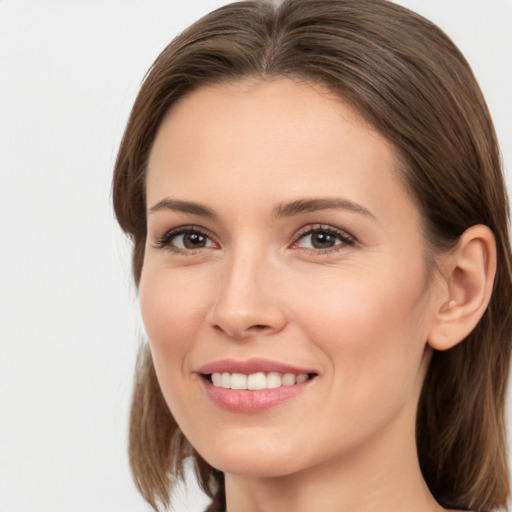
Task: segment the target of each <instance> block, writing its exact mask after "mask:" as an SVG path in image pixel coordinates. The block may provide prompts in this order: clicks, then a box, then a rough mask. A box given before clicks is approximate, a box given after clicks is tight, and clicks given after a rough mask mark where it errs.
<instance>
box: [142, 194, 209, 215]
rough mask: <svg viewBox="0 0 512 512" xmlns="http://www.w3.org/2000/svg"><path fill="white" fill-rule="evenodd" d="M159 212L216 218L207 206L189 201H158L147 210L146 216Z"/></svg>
mask: <svg viewBox="0 0 512 512" xmlns="http://www.w3.org/2000/svg"><path fill="white" fill-rule="evenodd" d="M160 210H173V211H177V212H184V213H191V214H193V215H199V216H200V217H208V218H216V217H217V214H216V213H215V212H214V211H213V210H212V209H211V208H208V207H207V206H204V205H202V204H199V203H192V202H190V201H179V200H177V199H169V198H165V199H162V200H161V201H158V203H156V204H155V205H153V206H152V207H151V208H149V209H148V214H151V213H155V212H158V211H160Z"/></svg>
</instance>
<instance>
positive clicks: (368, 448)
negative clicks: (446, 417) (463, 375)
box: [226, 421, 443, 512]
mask: <svg viewBox="0 0 512 512" xmlns="http://www.w3.org/2000/svg"><path fill="white" fill-rule="evenodd" d="M404 424H409V425H410V424H411V422H403V421H397V422H394V424H391V425H388V428H387V429H384V430H383V431H381V432H379V434H378V435H377V436H376V438H375V439H372V440H370V442H366V443H365V446H360V447H357V448H355V449H354V450H353V451H352V453H349V454H344V456H343V457H339V456H337V457H336V458H334V457H333V459H332V460H331V461H327V462H325V463H323V464H322V465H318V466H313V467H310V468H308V469H306V470H303V471H299V472H296V473H293V474H289V475H283V476H277V477H261V476H241V475H230V474H226V499H227V510H228V512H285V511H286V512H289V511H291V510H292V511H293V512H306V511H307V512H310V511H311V510H322V511H323V512H377V511H378V512H382V510H393V511H394V512H410V511H411V510H414V511H415V512H434V511H440V510H443V509H442V508H441V507H440V506H439V505H438V504H437V503H436V501H435V500H434V498H433V497H432V495H431V494H430V492H429V490H428V488H427V486H426V484H425V481H424V479H423V476H422V474H421V470H420V467H419V463H418V459H417V454H416V444H415V432H414V428H410V426H409V427H408V428H406V429H404V428H403V426H404ZM367 441H368V440H367Z"/></svg>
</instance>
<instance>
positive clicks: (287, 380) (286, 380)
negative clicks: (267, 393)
mask: <svg viewBox="0 0 512 512" xmlns="http://www.w3.org/2000/svg"><path fill="white" fill-rule="evenodd" d="M295 379H296V377H295V375H294V374H293V373H285V374H284V375H283V379H282V382H283V386H293V385H294V384H295V382H296V381H295Z"/></svg>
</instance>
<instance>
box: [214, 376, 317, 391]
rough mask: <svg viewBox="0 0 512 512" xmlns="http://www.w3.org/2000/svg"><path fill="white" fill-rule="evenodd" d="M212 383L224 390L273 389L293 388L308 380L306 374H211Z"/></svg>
mask: <svg viewBox="0 0 512 512" xmlns="http://www.w3.org/2000/svg"><path fill="white" fill-rule="evenodd" d="M211 377H212V383H213V385H214V386H215V387H218V388H226V389H250V390H258V389H274V388H279V387H281V386H293V385H294V384H302V383H303V382H306V381H307V380H308V374H307V373H300V374H299V375H295V374H294V373H278V372H270V373H267V374H265V373H263V372H258V373H251V374H250V375H244V374H242V373H227V372H224V373H212V376H211Z"/></svg>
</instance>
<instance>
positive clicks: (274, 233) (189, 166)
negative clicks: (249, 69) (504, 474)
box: [140, 79, 447, 512]
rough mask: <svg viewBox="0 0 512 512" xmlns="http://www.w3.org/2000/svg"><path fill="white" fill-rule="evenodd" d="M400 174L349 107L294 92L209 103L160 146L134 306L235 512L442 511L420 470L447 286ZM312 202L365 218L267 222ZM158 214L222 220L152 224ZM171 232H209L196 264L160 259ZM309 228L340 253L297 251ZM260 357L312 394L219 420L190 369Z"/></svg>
mask: <svg viewBox="0 0 512 512" xmlns="http://www.w3.org/2000/svg"><path fill="white" fill-rule="evenodd" d="M305 106H307V108H305ZM397 164H398V161H397V156H396V154H395V151H394V149H393V148H392V147H391V145H390V144H389V143H388V142H387V141H386V139H384V138H383V137H382V136H381V135H380V134H379V133H378V132H376V131H375V130H374V129H373V128H371V127H370V126H368V125H367V124H366V123H365V122H364V121H363V120H362V119H361V118H360V117H359V116H358V115H357V113H355V112H354V111H353V110H352V109H351V108H350V107H349V106H347V105H345V104H343V103H342V102H340V101H339V100H338V99H334V98H333V97H332V96H329V95H328V94H327V93H326V92H325V91H323V90H322V89H321V88H319V87H317V86H313V85H310V84H306V83H297V82H293V81H291V80H288V79H277V80H273V81H264V82H243V83H235V84H227V85H226V84H224V85H219V86H215V87H207V88H202V89H200V90H198V91H196V92H194V93H193V94H191V95H190V96H188V97H187V98H185V99H182V100H181V101H180V102H179V103H178V104H177V105H175V106H174V107H173V109H172V111H171V112H170V113H169V114H168V115H167V116H166V118H165V119H164V121H163V123H162V125H161V127H160V129H159V132H158V134H157V137H156V140H155V143H154V146H153V148H152V151H151V155H150V159H149V164H148V174H147V205H148V209H149V212H148V239H147V245H146V251H145V257H144V265H143V269H142V278H141V282H140V305H141V310H142V315H143V319H144V324H145V328H146V331H147V335H148V339H149V342H150V347H151V350H152V354H153V358H154V363H155V368H156V371H157V376H158V379H159V382H160V385H161V387H162V391H163V394H164V396H165V399H166V401H167V403H168V405H169V407H170V409H171V412H172V414H173V415H174V417H175V418H176V420H177V422H178V424H179V425H180V428H181V430H182V431H183V433H184V434H185V435H186V437H187V438H188V439H189V441H190V442H191V443H192V445H193V446H194V447H195V448H196V449H197V451H198V452H199V453H200V454H201V455H202V456H203V458H204V459H205V460H206V461H207V462H209V463H210V464H211V465H213V466H214V467H216V468H219V469H221V470H222V471H224V472H225V474H226V494H227V503H228V510H229V511H230V512H231V511H233V512H245V511H247V512H249V511H250V512H254V511H270V510H272V511H273V512H276V511H277V512H279V511H285V510H286V511H290V510H294V511H295V512H301V511H311V510H324V511H349V510H350V511H351V512H359V511H365V512H371V511H377V510H378V511H382V510H393V511H395V512H400V511H411V510H414V511H415V512H423V511H434V510H442V509H441V507H440V506H439V505H438V504H437V503H436V502H435V500H434V499H433V498H432V496H431V495H430V493H429V491H428V489H427V487H426V485H425V483H424V481H423V478H422V475H421V472H420V469H419V465H418V461H417V456H416V446H415V413H416V407H417V402H418V398H419V393H420V389H421V384H422V382H423V379H424V375H425V371H426V369H427V366H428V362H429V358H430V353H431V351H430V348H429V346H428V343H427V339H428V337H429V332H430V330H431V328H432V325H433V323H434V322H435V321H436V315H437V314H438V311H439V305H440V301H445V300H447V298H446V297H445V295H446V286H444V284H443V282H442V280H438V279H433V278H432V276H431V274H429V273H428V272H427V266H426V263H425V240H424V239H423V236H422V229H421V217H420V213H419V211H418V208H417V207H416V205H415V204H414V202H413V201H412V200H411V198H410V197H408V195H407V194H406V192H405V190H404V188H403V186H402V184H401V183H400V181H399V180H398V178H397V173H396V168H397ZM311 198H342V199H344V200H348V201H350V202H351V204H356V205H359V207H362V208H364V212H363V211H362V209H361V208H360V209H359V211H357V209H354V208H351V209H348V208H328V209H319V210H316V211H309V212H301V213H298V214H294V215H288V216H280V217H276V216H275V215H274V214H273V211H274V210H275V209H276V207H277V206H278V205H282V204H283V203H289V202H293V201H297V200H303V199H311ZM166 199H171V200H179V201H190V202H194V203H198V204H200V205H204V206H206V207H207V208H209V209H210V210H212V211H213V212H214V214H215V216H214V217H211V216H210V217H209V216H204V215H199V214H198V213H197V212H196V213H194V212H183V211H176V210H174V209H171V208H165V207H162V208H158V209H156V210H155V209H151V208H152V207H153V206H155V205H157V204H158V203H159V202H161V201H162V200H166ZM181 226H194V227H195V228H194V229H196V230H197V229H199V230H200V231H202V232H204V233H205V234H206V235H207V236H208V238H205V239H204V240H205V244H204V246H203V247H200V248H198V249H189V248H187V246H185V245H183V241H184V239H183V236H180V235H177V236H175V237H174V238H172V239H170V238H169V237H167V239H166V242H168V243H167V245H166V246H165V247H162V245H163V242H162V243H160V244H159V241H161V240H162V238H163V237H164V236H165V234H166V233H168V232H169V230H171V229H174V228H178V227H181ZM319 227H321V229H323V230H325V228H326V227H327V228H328V229H330V230H334V231H336V232H339V233H341V236H342V238H338V236H337V235H335V236H334V242H333V244H334V245H333V247H331V248H330V249H328V250H326V249H321V250H320V249H318V248H316V247H315V246H314V244H313V243H312V238H311V232H310V233H309V234H308V233H307V230H308V229H309V230H311V229H318V228H319ZM317 233H318V232H317ZM346 236H348V237H349V238H348V241H347V240H346V239H344V238H343V237H346ZM253 357H260V358H266V359H272V360H276V361H282V362H285V363H288V364H292V365H294V366H298V367H306V368H313V369H314V370H315V372H316V373H317V374H318V376H317V377H316V379H315V381H314V382H312V383H311V385H309V386H308V387H307V388H306V389H305V390H304V392H303V393H301V394H299V395H298V396H297V397H295V398H293V399H291V400H289V401H287V402H284V403H283V404H281V405H279V406H277V407H274V408H272V409H269V410H267V411H264V412H260V413H252V414H251V413H239V412H231V411H227V410H224V409H221V408H220V407H218V406H217V405H215V404H214V403H213V402H211V401H210V399H209V398H208V397H207V395H206V393H205V392H204V390H203V386H202V385H201V381H200V377H199V375H198V374H197V370H198V368H200V367H201V366H202V365H204V364H206V363H210V362H212V361H217V360H219V359H224V358H232V359H238V360H246V359H249V358H253Z"/></svg>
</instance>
